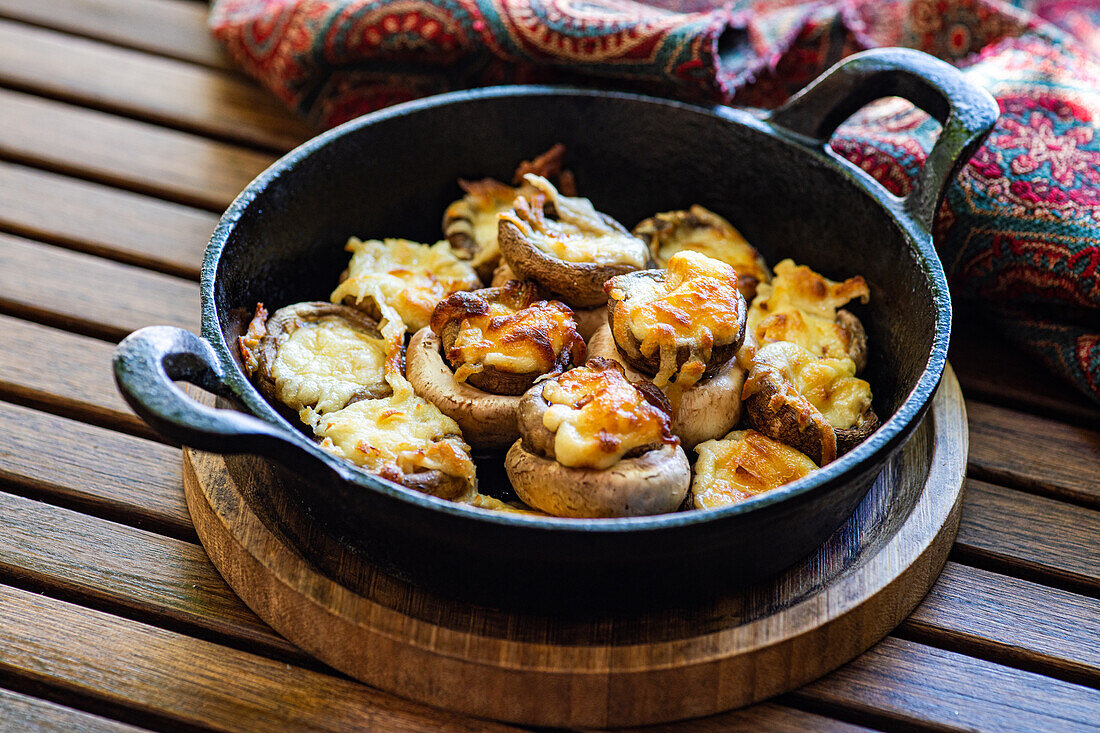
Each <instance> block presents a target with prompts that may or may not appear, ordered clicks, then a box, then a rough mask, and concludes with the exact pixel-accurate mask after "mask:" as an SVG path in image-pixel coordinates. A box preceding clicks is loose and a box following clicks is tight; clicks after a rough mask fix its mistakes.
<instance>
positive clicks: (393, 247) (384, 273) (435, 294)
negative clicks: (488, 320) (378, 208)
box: [332, 237, 481, 331]
mask: <svg viewBox="0 0 1100 733" xmlns="http://www.w3.org/2000/svg"><path fill="white" fill-rule="evenodd" d="M344 249H346V250H347V251H349V252H351V253H352V257H351V263H350V264H349V265H348V278H347V279H346V280H344V282H342V283H340V285H339V286H338V287H337V288H336V290H335V291H333V293H332V302H333V303H340V302H343V300H344V298H347V297H349V296H350V297H351V298H352V299H353V300H354V301H355V303H356V304H358V303H360V302H362V301H363V300H364V299H365V298H366V297H367V296H368V295H369V294H371V293H372V292H374V288H377V292H380V293H381V295H382V297H383V298H384V299H385V302H386V303H388V304H390V305H391V306H392V307H393V308H394V309H395V310H396V311H397V314H398V315H399V316H400V317H401V320H402V321H404V323H405V325H406V326H407V327H408V330H409V331H418V330H420V329H421V328H423V327H424V326H426V325H428V320H429V319H430V318H431V315H432V309H433V308H435V304H436V303H438V302H439V301H440V300H442V299H443V298H445V297H447V296H448V295H450V294H451V293H453V292H456V291H458V290H472V289H473V288H476V287H479V286H480V285H481V282H480V281H479V280H478V278H477V273H475V272H474V270H473V267H472V266H471V265H470V263H469V262H467V261H465V260H460V259H459V258H458V257H456V256H455V253H454V251H453V250H452V249H451V245H450V244H449V243H447V242H437V243H435V244H432V245H427V244H417V243H416V242H410V241H408V240H405V239H386V240H377V239H372V240H369V241H366V242H362V241H360V240H358V239H356V238H355V237H352V238H351V239H349V240H348V243H347V246H346V247H344Z"/></svg>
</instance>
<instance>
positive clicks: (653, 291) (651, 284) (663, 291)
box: [608, 251, 744, 388]
mask: <svg viewBox="0 0 1100 733" xmlns="http://www.w3.org/2000/svg"><path fill="white" fill-rule="evenodd" d="M629 282H630V283H632V287H633V288H637V290H636V291H635V290H632V291H631V293H630V299H629V300H623V298H624V297H625V295H626V294H625V293H623V292H621V291H620V290H619V289H618V288H615V287H612V288H611V290H610V292H609V293H608V295H609V298H610V299H611V300H612V301H620V302H618V303H616V305H615V308H616V319H615V322H616V327H617V328H621V327H622V326H621V325H619V324H620V323H623V322H625V323H626V324H628V327H629V328H630V331H631V333H632V334H633V335H634V337H635V338H636V339H637V340H638V341H639V350H640V351H641V352H642V354H643V355H644V356H646V357H650V358H652V357H653V356H654V355H655V354H660V369H659V371H658V372H657V375H656V376H655V377H654V379H653V383H654V384H656V385H657V386H658V387H664V386H665V385H666V384H668V382H669V380H670V379H671V378H672V377H673V375H674V374H676V371H677V367H676V361H677V358H676V357H677V353H678V350H679V349H680V348H681V347H684V346H686V347H688V348H689V349H690V353H691V358H690V359H689V360H688V362H687V363H685V364H684V365H683V366H682V367H681V368H680V375H679V377H677V380H676V382H677V386H678V387H683V388H686V387H690V386H691V385H692V384H694V383H695V382H697V381H699V379H700V378H701V377H702V376H703V373H704V371H705V370H706V362H707V360H708V359H709V358H710V354H711V350H712V349H713V347H714V345H715V344H716V343H718V344H728V343H730V342H732V341H734V340H736V339H737V337H738V335H739V334H740V332H741V318H742V317H743V315H744V313H743V310H742V308H743V305H742V304H743V300H742V298H741V295H740V293H739V292H738V289H737V273H736V272H735V271H734V269H733V268H732V267H730V266H729V265H727V264H726V263H724V262H721V261H719V260H716V259H713V258H710V257H707V256H706V255H702V254H699V253H698V252H691V251H684V252H678V253H676V254H675V255H673V256H672V258H671V259H669V261H668V270H667V271H666V273H665V277H664V280H651V279H644V278H632V279H630V280H629ZM621 311H622V312H621ZM620 313H621V314H620ZM622 316H625V318H622V321H620V318H621V317H622Z"/></svg>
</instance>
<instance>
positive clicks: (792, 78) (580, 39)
mask: <svg viewBox="0 0 1100 733" xmlns="http://www.w3.org/2000/svg"><path fill="white" fill-rule="evenodd" d="M1098 6H1100V3H1097V2H1095V0H1016V2H1015V3H1011V4H1010V3H1008V2H1001V1H999V0H844V1H841V2H836V1H827V2H797V1H792V0H734V1H733V2H728V3H723V4H720V3H719V2H717V0H714V1H712V0H647V2H646V3H645V4H642V3H638V2H632V1H631V0H370V1H363V0H358V1H357V0H342V1H339V0H327V1H326V0H216V2H215V3H214V5H213V8H212V10H211V14H210V23H211V27H212V29H213V32H214V35H215V36H216V37H217V38H218V39H219V40H220V41H221V42H222V43H223V44H224V45H225V47H226V48H227V49H228V50H229V53H230V54H231V55H232V56H233V58H234V59H236V60H237V61H238V62H239V63H240V64H241V66H242V67H244V68H245V69H246V70H247V71H248V72H249V73H251V74H252V75H253V76H255V77H256V78H257V79H259V80H260V81H261V82H262V83H264V84H265V85H266V86H267V87H268V88H269V89H271V90H272V91H273V92H274V93H275V94H276V95H278V96H279V98H281V99H282V100H283V101H284V102H285V103H286V104H287V105H288V106H290V107H291V108H292V109H294V110H296V111H297V112H299V113H300V114H301V115H303V116H304V117H306V118H307V119H309V120H311V121H313V122H315V123H316V124H318V125H321V126H332V125H335V124H338V123H340V122H343V121H345V120H348V119H351V118H353V117H356V116H358V115H360V114H363V113H365V112H369V111H372V110H375V109H379V108H381V107H385V106H387V105H390V104H395V103H397V102H403V101H406V100H409V99H414V98H417V97H421V96H425V95H428V94H435V93H439V92H444V91H449V90H452V89H462V88H468V87H474V86H484V85H487V84H502V83H520V82H557V83H562V82H565V83H573V84H595V85H599V86H601V87H605V88H618V89H629V90H637V91H645V92H649V93H653V94H660V95H665V96H672V97H677V98H681V99H687V100H693V101H702V102H724V103H732V104H744V105H753V106H761V107H774V106H776V105H778V104H781V103H782V102H783V101H784V100H785V99H787V98H788V97H789V96H790V95H791V94H792V93H794V92H795V91H797V90H798V89H800V88H801V87H802V86H803V85H804V84H806V82H808V81H810V80H811V79H813V78H814V77H815V76H817V75H818V74H820V73H821V72H823V71H824V70H825V69H827V68H828V67H829V66H831V65H832V64H833V63H835V62H836V61H838V60H840V59H841V58H843V57H844V56H846V55H848V54H850V53H854V52H856V51H859V50H863V49H866V48H872V47H876V46H908V47H911V48H918V49H920V50H922V51H926V52H928V53H931V54H933V55H936V56H938V57H940V58H943V59H945V60H947V61H951V62H953V63H956V64H958V65H959V66H960V67H962V68H964V70H965V73H966V75H967V76H968V77H969V78H970V79H971V80H972V81H974V82H976V83H978V84H980V85H982V86H984V87H985V88H986V89H988V90H989V91H990V92H992V93H993V95H994V96H995V97H996V98H997V100H998V102H999V104H1000V107H1001V118H1000V120H999V121H998V123H997V127H996V129H995V130H994V132H993V134H992V135H991V136H990V137H989V139H988V141H987V142H986V144H985V145H984V146H983V147H982V148H981V149H980V150H979V152H978V153H977V155H975V157H974V159H973V160H972V161H971V162H970V163H969V165H967V166H966V167H965V168H964V169H963V170H962V172H961V173H960V174H959V176H958V178H957V179H956V180H955V181H954V182H953V183H952V184H951V186H950V187H949V189H948V192H947V196H946V200H945V202H944V205H943V208H942V209H941V211H940V213H939V217H938V219H937V223H936V229H935V241H936V246H937V248H938V250H939V252H940V256H941V258H942V260H943V262H944V266H945V268H946V269H947V271H948V273H949V276H950V278H951V286H952V291H953V293H954V295H955V297H956V302H957V303H958V304H959V305H969V304H974V305H975V306H976V307H980V308H981V309H982V310H983V311H984V312H985V313H987V314H988V315H989V316H990V317H991V318H992V319H993V320H994V321H995V322H996V323H997V324H998V326H999V327H1000V328H1001V330H1002V331H1003V332H1004V334H1005V336H1006V337H1007V338H1009V339H1012V340H1013V341H1014V342H1016V343H1019V344H1020V345H1021V346H1022V347H1023V348H1025V349H1026V350H1028V351H1029V352H1030V353H1031V354H1032V355H1033V356H1035V357H1037V358H1038V359H1040V360H1041V361H1043V362H1045V363H1046V364H1047V365H1048V366H1050V367H1051V368H1052V369H1053V370H1054V371H1056V372H1057V373H1059V374H1061V375H1062V376H1063V377H1065V378H1066V379H1068V380H1069V381H1070V382H1071V383H1073V384H1074V385H1076V386H1077V387H1078V388H1079V389H1080V390H1081V391H1082V392H1084V393H1085V394H1087V395H1089V396H1090V397H1092V398H1093V399H1094V400H1097V401H1098V402H1100V272H1098V268H1100V134H1098V132H1100V130H1098V127H1100V7H1098ZM937 131H938V125H937V124H936V123H935V122H934V121H932V120H930V119H929V118H928V116H927V115H925V114H923V113H921V112H919V111H917V110H915V109H914V108H913V106H912V105H910V104H908V103H906V102H902V101H900V100H885V101H883V102H879V103H876V104H873V105H870V106H869V107H867V108H866V109H864V110H863V111H861V112H860V113H858V114H857V115H856V116H854V117H853V118H852V119H851V120H849V121H848V122H846V123H845V124H844V126H843V127H842V128H841V129H840V130H839V131H838V133H837V136H836V138H834V140H833V146H834V148H836V149H837V150H838V151H839V152H840V153H841V154H843V155H844V156H846V157H847V158H848V159H849V160H851V161H852V162H854V163H856V164H857V165H859V166H861V167H863V168H864V169H865V170H867V171H868V172H870V173H871V174H872V175H873V176H875V178H877V179H878V180H879V181H881V182H882V184H883V185H884V186H886V187H887V188H888V189H889V190H891V191H893V192H895V193H898V194H904V193H906V192H907V191H908V190H909V188H910V186H911V182H912V180H913V179H914V177H915V174H916V172H917V170H919V168H920V166H921V164H922V163H923V162H924V158H925V155H926V154H927V152H928V150H930V149H931V144H932V142H933V141H934V140H935V136H936V134H937ZM991 368H995V367H993V366H992V365H991Z"/></svg>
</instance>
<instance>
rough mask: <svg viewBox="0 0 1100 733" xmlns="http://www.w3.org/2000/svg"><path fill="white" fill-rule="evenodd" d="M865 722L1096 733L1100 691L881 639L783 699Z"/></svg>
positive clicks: (893, 726) (891, 725)
mask: <svg viewBox="0 0 1100 733" xmlns="http://www.w3.org/2000/svg"><path fill="white" fill-rule="evenodd" d="M788 698H789V699H792V700H796V701H799V702H801V703H804V704H809V705H815V706H817V710H818V711H819V712H821V711H835V710H844V711H845V712H846V713H848V714H856V715H861V716H866V719H867V721H868V722H869V724H870V725H872V726H874V727H882V728H884V729H888V730H897V729H899V728H902V727H903V726H904V727H910V726H912V727H918V728H920V729H927V728H934V729H935V730H945V731H956V730H958V731H961V730H988V731H994V730H995V731H1027V732H1028V733H1031V732H1033V731H1040V730H1042V731H1047V730H1050V731H1053V730H1058V731H1086V730H1091V731H1095V730H1096V728H1095V726H1096V721H1097V720H1100V692H1098V691H1097V690H1094V689H1090V688H1088V687H1084V686H1080V685H1075V684H1072V683H1068V682H1062V681H1060V680H1056V679H1053V678H1050V677H1044V676H1042V675H1037V674H1033V673H1030V672H1024V671H1021V670H1018V669H1013V668H1012V667H1005V666H1001V665H999V664H994V663H993V662H987V661H985V660H982V659H974V658H973V657H967V656H964V655H962V654H956V653H954V652H950V651H945V650H943V649H936V648H933V647H929V646H925V645H923V644H918V643H916V642H911V641H903V640H900V639H896V638H893V637H887V638H886V639H884V640H883V641H881V642H880V643H878V644H876V645H875V646H873V647H871V649H870V650H868V651H867V652H866V653H864V654H863V655H861V656H859V657H857V658H856V659H855V660H853V661H852V662H850V663H849V664H847V665H845V666H843V667H841V668H840V669H838V670H836V671H835V672H833V673H832V674H829V675H827V676H826V677H824V678H822V679H820V680H818V681H817V682H813V683H811V684H809V685H807V686H805V687H803V688H801V689H799V690H797V691H796V692H793V693H790V694H789V695H788V696H785V697H784V698H783V699H788Z"/></svg>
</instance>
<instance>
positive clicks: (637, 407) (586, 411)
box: [542, 362, 676, 470]
mask: <svg viewBox="0 0 1100 733" xmlns="http://www.w3.org/2000/svg"><path fill="white" fill-rule="evenodd" d="M590 363H592V362H590ZM542 396H543V399H545V400H546V401H547V402H549V403H550V408H549V409H548V410H547V411H546V413H545V414H544V415H543V418H542V424H543V426H544V427H545V428H546V429H547V430H549V431H550V432H552V433H554V455H555V458H556V459H557V461H558V463H560V464H562V465H563V466H573V467H578V468H579V467H584V468H595V469H600V470H603V469H608V468H611V467H612V466H614V465H615V464H616V463H618V462H619V460H620V459H622V457H623V455H625V454H626V453H628V452H630V451H631V450H634V449H635V448H639V447H641V446H646V445H656V444H660V443H673V442H675V440H676V439H675V438H673V437H672V433H671V430H670V428H669V417H668V415H667V414H665V412H664V411H663V410H661V409H659V408H657V407H655V406H654V405H652V404H651V403H649V402H648V401H646V399H645V396H644V395H643V394H642V393H641V392H640V391H639V390H638V389H637V388H636V387H635V386H634V385H633V384H631V383H630V382H629V381H627V379H626V377H625V376H623V373H622V371H620V370H619V369H618V368H617V367H615V366H611V365H609V366H607V367H605V368H592V367H588V366H583V367H577V368H576V369H571V370H569V371H568V372H566V373H565V374H563V375H562V376H560V377H558V378H557V379H553V380H550V381H548V382H546V385H545V386H544V387H543V390H542Z"/></svg>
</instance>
